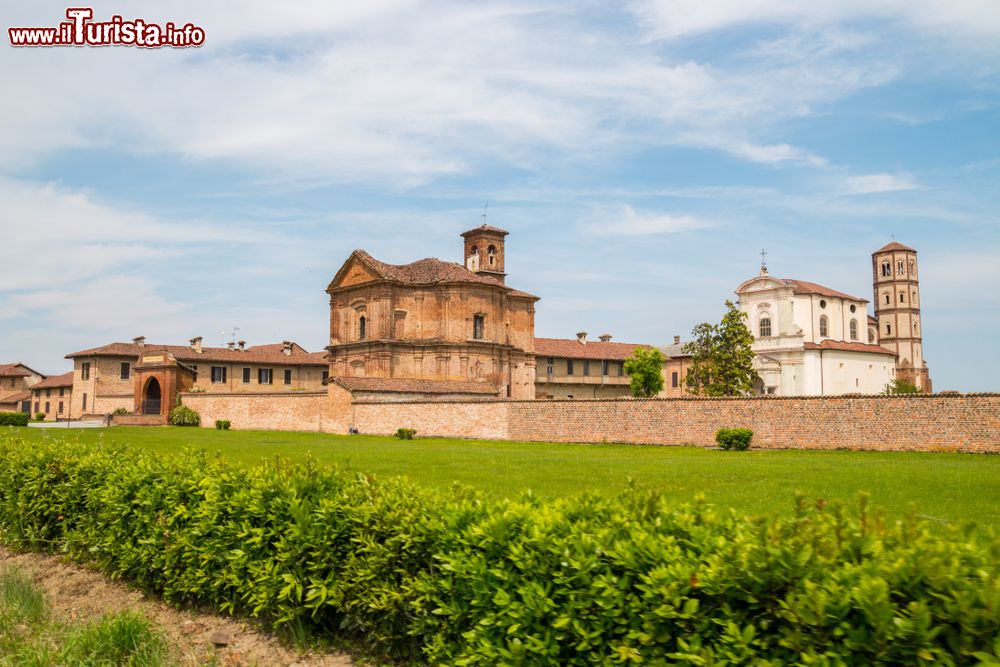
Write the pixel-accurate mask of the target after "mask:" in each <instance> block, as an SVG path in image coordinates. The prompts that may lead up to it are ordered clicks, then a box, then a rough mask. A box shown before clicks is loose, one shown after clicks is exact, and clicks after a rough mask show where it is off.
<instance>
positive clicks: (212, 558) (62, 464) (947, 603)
mask: <svg viewBox="0 0 1000 667" xmlns="http://www.w3.org/2000/svg"><path fill="white" fill-rule="evenodd" d="M0 536H2V538H3V541H4V542H5V543H6V544H7V545H9V546H10V547H12V548H16V549H36V550H46V551H51V552H55V553H61V554H66V555H68V556H69V557H71V558H74V559H76V560H79V561H85V562H88V563H90V564H92V565H94V566H96V567H97V568H99V569H100V570H102V571H104V572H105V573H107V574H109V575H111V576H113V577H115V578H121V579H124V580H128V581H131V582H133V583H134V584H136V585H138V586H139V587H141V588H143V589H144V590H148V591H154V592H158V593H160V594H161V595H163V596H164V597H165V598H166V599H167V600H168V601H171V602H175V603H189V604H198V605H206V606H210V607H214V608H215V609H217V610H219V611H222V612H224V613H231V614H236V615H243V616H251V617H257V618H260V619H263V620H264V621H266V622H268V623H270V624H271V625H273V626H276V627H279V628H280V627H286V628H299V629H306V630H310V631H313V632H316V633H322V634H325V635H327V636H330V637H338V638H339V639H341V640H348V641H355V642H359V643H367V645H368V647H369V648H370V650H372V651H374V652H376V653H377V654H378V655H381V656H384V657H385V658H386V659H387V660H397V661H401V662H406V663H407V664H413V665H420V664H433V665H497V664H511V665H570V666H584V665H601V664H614V663H629V662H631V663H638V662H640V661H641V662H642V664H656V665H662V664H704V665H709V664H759V665H764V664H770V665H781V664H809V665H867V664H906V665H920V664H927V665H930V664H942V665H960V664H978V663H995V662H997V661H998V659H1000V658H998V655H997V654H998V653H1000V651H998V647H997V641H996V640H997V637H998V636H1000V614H998V613H997V610H998V609H1000V538H998V537H997V536H996V535H995V534H994V533H992V532H989V531H976V530H974V529H971V528H959V527H949V526H944V527H937V526H934V527H932V526H931V525H930V524H929V523H927V522H924V521H921V520H918V519H917V518H914V517H910V518H908V519H906V520H903V521H895V522H890V523H887V522H884V521H883V520H882V519H881V517H880V516H879V515H878V514H877V513H875V512H873V511H871V510H869V509H868V507H867V505H866V503H865V502H864V499H862V502H861V504H860V506H859V508H858V509H857V510H855V511H847V510H845V509H844V508H843V507H839V506H830V507H828V506H825V504H823V503H821V502H820V503H815V504H807V503H806V502H805V501H800V503H799V506H798V508H797V511H796V513H795V515H794V516H793V517H791V518H761V519H749V518H744V517H742V516H741V515H739V514H738V513H736V512H734V511H731V510H723V509H719V508H716V507H714V506H711V505H706V504H703V503H695V504H694V505H689V506H683V507H676V506H671V505H670V504H669V503H668V502H667V501H665V500H664V499H662V498H661V497H659V496H658V495H656V494H655V493H648V492H639V491H630V492H628V493H626V494H624V495H622V496H620V497H617V498H611V499H607V498H599V497H596V496H588V495H584V496H578V497H572V498H563V499H558V500H554V501H542V500H540V499H538V498H537V497H533V496H530V495H526V496H524V497H522V498H520V499H514V500H490V499H486V498H484V497H483V496H481V495H479V494H477V493H474V492H472V491H468V490H462V489H458V488H456V489H451V490H448V491H434V490H426V489H422V488H419V487H415V486H413V485H411V484H408V483H407V482H405V481H402V480H395V479H393V480H388V481H379V480H375V479H373V478H372V477H370V476H366V475H359V474H356V473H349V472H346V471H338V470H331V469H326V468H320V467H318V466H317V465H316V464H315V463H309V464H306V465H290V464H288V463H287V462H283V461H280V460H278V461H274V460H272V461H270V462H268V463H266V464H264V465H261V466H259V467H254V468H240V467H231V466H229V465H227V464H225V463H224V462H222V461H221V460H219V459H216V458H213V457H210V456H208V455H207V454H205V453H199V452H194V451H190V450H188V451H186V452H184V453H183V454H181V455H180V456H171V457H170V458H162V457H159V456H157V455H154V454H152V453H149V452H146V451H139V450H130V449H126V448H124V447H116V446H113V445H112V446H109V445H106V444H105V445H85V444H81V443H74V442H66V441H58V442H46V441H43V442H32V443H31V445H30V446H26V442H25V441H24V440H21V439H19V438H17V437H15V436H2V435H0Z"/></svg>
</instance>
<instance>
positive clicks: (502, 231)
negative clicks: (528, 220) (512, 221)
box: [462, 225, 510, 236]
mask: <svg viewBox="0 0 1000 667" xmlns="http://www.w3.org/2000/svg"><path fill="white" fill-rule="evenodd" d="M476 232H496V233H498V234H503V235H504V236H506V235H507V234H509V233H510V232H508V231H507V230H506V229H500V228H499V227H494V226H493V225H479V226H478V227H473V228H472V229H470V230H469V231H467V232H462V236H468V235H469V234H475V233H476Z"/></svg>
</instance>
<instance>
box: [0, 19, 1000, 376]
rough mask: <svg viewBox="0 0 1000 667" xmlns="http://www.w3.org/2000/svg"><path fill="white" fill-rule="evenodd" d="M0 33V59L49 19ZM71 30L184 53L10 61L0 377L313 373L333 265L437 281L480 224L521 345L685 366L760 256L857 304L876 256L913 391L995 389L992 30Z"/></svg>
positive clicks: (3, 65) (993, 23)
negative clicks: (500, 244)
mask: <svg viewBox="0 0 1000 667" xmlns="http://www.w3.org/2000/svg"><path fill="white" fill-rule="evenodd" d="M0 7H2V12H0V16H3V18H4V21H5V22H6V23H5V25H4V28H8V27H21V26H50V25H51V26H54V25H57V24H58V23H59V21H61V20H65V18H64V16H65V14H64V12H65V10H66V7H67V6H66V5H65V4H57V3H53V2H49V1H48V0H39V1H36V2H31V3H23V2H17V3H15V2H12V1H11V0H0ZM93 8H94V14H95V19H98V20H101V19H103V20H107V19H109V18H110V17H111V16H112V15H114V14H121V15H123V16H124V18H126V19H131V18H137V17H140V18H144V19H146V20H148V21H151V22H157V23H166V22H167V21H174V22H175V23H177V24H184V23H188V22H191V23H194V24H196V25H198V26H201V27H203V28H204V30H205V35H206V40H205V44H204V45H203V46H202V47H200V48H190V49H139V48H134V47H124V46H117V47H100V48H96V47H68V48H20V49H15V48H12V47H11V46H10V44H9V41H7V39H6V34H5V35H4V40H3V42H4V43H3V46H2V47H0V82H2V90H3V104H0V230H2V237H0V238H2V243H3V246H4V252H3V253H2V257H3V259H2V261H0V267H2V269H0V350H2V354H0V357H2V358H0V362H10V361H21V362H24V363H26V364H28V365H29V366H31V367H32V368H35V369H37V370H39V371H41V372H44V373H59V372H64V371H66V370H69V368H70V364H69V362H68V361H67V360H65V359H64V356H65V355H66V354H68V353H70V352H74V351H77V350H81V349H85V348H88V347H91V346H95V345H100V344H104V343H108V342H111V341H127V340H130V339H131V338H133V337H135V336H138V335H145V336H147V337H148V338H149V340H150V341H152V342H159V343H177V344H183V343H184V342H186V341H187V340H188V339H189V338H192V337H194V336H199V335H200V336H204V338H205V344H206V345H208V344H215V345H218V344H221V343H222V341H223V340H224V338H225V337H226V336H228V338H231V337H232V333H233V330H234V327H238V328H239V329H238V332H237V337H238V338H241V339H245V340H247V341H248V343H249V344H251V345H253V344H262V343H268V342H274V341H280V340H285V339H292V340H295V341H298V342H299V343H300V344H302V345H303V346H305V347H306V348H307V349H310V350H319V349H322V347H323V346H324V345H325V344H326V340H327V337H328V317H329V311H328V303H327V295H326V294H325V291H324V290H325V288H326V285H327V284H328V283H329V281H330V279H331V278H332V277H333V275H334V274H335V273H336V271H337V269H338V268H339V267H340V266H341V264H342V263H343V261H344V260H345V259H346V258H347V257H348V255H349V254H350V252H351V251H352V250H353V249H355V248H364V249H366V250H367V251H369V252H370V253H371V254H372V255H374V256H375V257H377V258H379V259H381V260H383V261H387V262H391V263H407V262H410V261H414V260H417V259H420V258H423V257H438V258H440V259H446V260H451V261H461V260H462V256H461V255H462V241H461V238H460V237H459V234H460V233H461V232H462V231H465V230H466V229H469V228H471V227H474V226H476V225H479V224H481V223H482V222H483V217H482V216H483V209H484V204H485V203H486V202H488V204H489V206H488V213H487V221H488V223H489V224H491V225H496V226H499V227H502V228H504V229H506V230H508V231H509V232H510V236H508V237H507V250H506V252H507V254H506V260H507V272H508V274H509V275H508V283H509V284H511V285H512V286H514V287H517V288H519V289H522V290H526V291H529V292H532V293H534V294H537V295H539V296H540V297H541V301H539V302H538V304H537V311H536V335H539V336H547V337H566V338H568V337H573V336H574V335H575V334H576V332H578V331H587V332H589V333H590V334H591V335H592V336H596V335H598V334H602V333H610V334H612V335H613V336H614V340H617V341H623V342H637V343H651V344H666V343H669V342H671V341H672V339H673V337H674V336H675V335H681V336H684V337H686V336H687V335H688V334H689V333H690V331H691V329H692V328H693V327H694V326H695V325H696V324H698V323H699V322H704V321H718V319H719V318H720V317H721V315H722V312H723V310H724V307H723V302H724V301H725V300H726V299H734V298H735V295H734V290H735V289H736V287H737V286H738V285H739V284H740V283H741V282H742V281H744V280H746V279H747V278H750V277H752V276H754V275H756V274H757V272H758V271H759V267H760V252H761V250H762V249H766V250H767V253H768V255H767V261H768V268H769V270H770V272H771V274H772V275H776V276H779V277H787V278H797V279H801V280H809V281H813V282H818V283H821V284H824V285H827V286H829V287H832V288H834V289H837V290H840V291H844V292H847V293H850V294H855V295H858V296H861V297H865V298H868V299H870V298H871V292H872V290H871V280H872V269H871V253H872V252H873V251H874V250H876V249H878V248H879V247H881V246H883V245H884V244H886V243H888V242H889V241H891V240H892V239H893V238H895V239H896V240H898V241H901V242H903V243H905V244H907V245H909V246H912V247H914V248H916V249H917V250H918V251H919V261H920V271H921V273H920V277H921V296H922V311H923V312H922V323H923V335H924V351H925V356H926V358H927V360H928V364H929V366H930V370H931V375H932V377H933V379H934V382H935V389H940V390H946V389H952V390H960V391H988V390H998V389H1000V355H998V354H996V353H995V350H994V348H995V347H996V344H997V343H998V342H1000V334H998V333H997V332H998V331H1000V290H998V288H1000V186H998V183H1000V3H998V2H996V0H949V2H941V1H940V0H864V1H861V0H840V1H838V2H827V1H824V0H816V1H814V2H808V3H807V2H800V1H798V0H634V1H631V2H621V3H606V2H597V1H593V2H545V1H544V0H542V1H539V0H533V1H528V2H519V1H513V0H511V1H507V0H503V1H499V2H485V3H470V2H465V1H457V2H450V1H442V2H420V1H415V0H366V2H360V3H331V2H296V3H275V2H262V1H259V0H245V1H241V2H229V1H221V0H220V1H216V2H211V3H205V2H194V1H192V0H174V1H173V2H171V3H162V2H146V1H141V0H140V1H136V0H130V1H129V2H127V3H125V2H121V1H120V0H119V2H117V3H109V2H101V3H97V4H94V5H93ZM5 32H6V31H5ZM223 332H227V333H226V334H224V333H223ZM228 338H227V339H228Z"/></svg>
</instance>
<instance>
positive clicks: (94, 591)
mask: <svg viewBox="0 0 1000 667" xmlns="http://www.w3.org/2000/svg"><path fill="white" fill-rule="evenodd" d="M0 568H16V569H18V570H20V571H21V572H23V573H25V574H27V575H29V576H31V577H33V578H34V580H35V582H36V583H37V584H38V585H39V586H41V588H42V589H43V590H44V591H45V595H46V597H47V598H48V601H49V604H50V605H51V608H52V616H53V619H55V620H59V621H73V622H87V621H90V620H94V619H97V618H99V617H100V616H103V615H104V614H108V613H115V612H121V611H126V610H132V611H139V612H142V613H143V614H144V615H145V616H146V617H147V618H148V619H149V620H150V621H152V622H154V623H156V624H157V625H158V626H160V628H162V630H163V632H164V633H165V634H166V636H167V639H168V641H169V642H170V644H171V645H172V647H173V649H174V652H175V654H176V656H177V658H178V659H179V661H180V664H181V665H185V666H189V665H190V666H195V665H204V664H206V663H211V664H217V665H220V666H221V667H271V666H274V667H279V666H281V667H293V666H294V667H351V666H353V665H354V662H353V661H352V660H351V658H350V657H349V656H347V655H344V654H335V653H324V654H318V653H310V654H299V653H298V652H296V651H295V650H293V649H289V648H286V647H284V646H282V645H281V644H280V643H279V642H278V640H277V639H275V638H274V637H273V636H272V635H269V634H267V633H265V632H261V631H259V630H257V629H255V628H254V627H253V625H251V624H248V623H246V622H243V621H238V620H234V619H230V618H226V617H224V616H216V615H213V614H203V613H198V612H196V611H189V610H178V609H174V608H173V607H171V606H169V605H167V604H164V603H163V602H160V601H159V600H155V599H152V598H150V597H148V596H147V595H146V594H144V593H142V592H141V591H138V590H135V589H133V588H130V587H128V586H127V585H125V584H123V583H119V582H115V581H111V580H109V579H108V578H107V577H105V576H104V575H102V574H100V573H98V572H94V571H92V570H88V569H86V568H83V567H80V566H79V565H75V564H73V563H69V562H67V561H65V560H63V559H61V558H57V557H53V556H43V555H39V554H18V553H14V552H12V551H10V550H8V549H6V548H4V547H2V546H0ZM213 660H214V662H213Z"/></svg>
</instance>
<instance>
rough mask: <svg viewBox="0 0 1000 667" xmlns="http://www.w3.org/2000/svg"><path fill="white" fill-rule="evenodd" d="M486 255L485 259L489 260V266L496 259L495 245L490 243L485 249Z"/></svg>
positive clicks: (494, 262)
mask: <svg viewBox="0 0 1000 667" xmlns="http://www.w3.org/2000/svg"><path fill="white" fill-rule="evenodd" d="M486 255H487V261H488V262H489V264H490V266H493V265H494V264H496V259H497V248H496V246H492V245H491V246H490V247H489V248H487V249H486Z"/></svg>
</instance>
